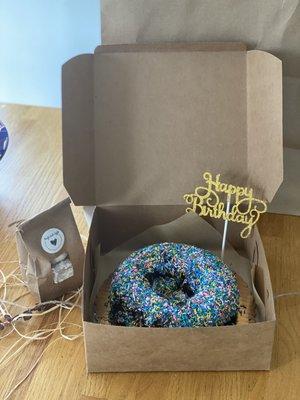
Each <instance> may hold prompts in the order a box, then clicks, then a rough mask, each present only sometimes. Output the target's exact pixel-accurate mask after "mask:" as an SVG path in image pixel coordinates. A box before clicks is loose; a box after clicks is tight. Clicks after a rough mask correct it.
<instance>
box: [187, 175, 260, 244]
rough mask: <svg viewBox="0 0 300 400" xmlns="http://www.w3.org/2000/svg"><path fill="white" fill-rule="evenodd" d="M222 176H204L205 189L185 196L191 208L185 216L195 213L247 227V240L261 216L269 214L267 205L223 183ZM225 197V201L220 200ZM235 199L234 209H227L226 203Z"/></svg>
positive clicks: (242, 189)
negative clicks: (223, 195)
mask: <svg viewBox="0 0 300 400" xmlns="http://www.w3.org/2000/svg"><path fill="white" fill-rule="evenodd" d="M220 176H221V175H220V174H218V175H216V177H215V179H213V176H212V174H211V173H210V172H204V174H203V178H204V180H205V182H206V186H197V187H196V188H195V191H194V193H190V194H185V195H184V196H183V197H184V199H185V201H186V202H187V203H188V204H190V205H191V206H190V207H188V208H187V209H186V212H194V213H196V214H198V215H199V216H203V217H205V216H209V217H211V218H217V219H223V220H225V221H231V222H237V223H240V224H243V225H246V227H245V228H244V229H243V230H242V231H241V237H242V238H244V239H245V238H247V237H248V236H249V235H250V234H251V232H252V229H253V226H254V225H255V224H256V223H257V221H258V220H259V217H260V215H261V214H263V213H265V212H266V211H267V204H266V202H265V201H263V200H260V199H257V198H255V197H253V189H252V188H247V187H243V186H235V185H232V184H228V183H224V182H221V180H220ZM222 194H225V195H226V201H225V202H224V201H222V200H221V196H222ZM232 198H233V199H234V202H233V205H232V207H230V208H228V207H226V202H231V199H232Z"/></svg>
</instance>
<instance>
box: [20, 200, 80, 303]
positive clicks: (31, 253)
mask: <svg viewBox="0 0 300 400" xmlns="http://www.w3.org/2000/svg"><path fill="white" fill-rule="evenodd" d="M16 241H17V248H18V253H19V261H20V269H21V273H22V276H23V279H24V281H25V283H26V285H27V287H28V289H29V291H30V292H31V293H32V294H33V295H34V297H35V298H36V300H37V301H39V302H41V301H46V300H52V299H56V298H57V297H59V296H61V295H63V294H65V293H66V292H69V291H71V290H75V289H77V288H78V287H80V286H81V285H82V273H83V263H84V248H83V244H82V241H81V238H80V234H79V232H78V229H77V226H76V222H75V219H74V216H73V213H72V210H71V207H70V199H65V200H63V201H62V202H60V203H58V204H57V205H55V206H54V207H52V208H50V209H48V210H46V211H44V212H42V213H41V214H39V215H37V216H35V217H34V218H32V219H30V220H27V221H25V222H22V223H20V224H19V225H18V226H17V230H16Z"/></svg>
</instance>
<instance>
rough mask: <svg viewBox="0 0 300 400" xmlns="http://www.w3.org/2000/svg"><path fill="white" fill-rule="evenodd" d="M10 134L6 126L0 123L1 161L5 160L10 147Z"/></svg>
mask: <svg viewBox="0 0 300 400" xmlns="http://www.w3.org/2000/svg"><path fill="white" fill-rule="evenodd" d="M8 141H9V139H8V132H7V129H6V127H5V125H4V124H3V123H2V122H1V121H0V160H1V159H2V158H3V156H4V154H5V153H6V150H7V147H8Z"/></svg>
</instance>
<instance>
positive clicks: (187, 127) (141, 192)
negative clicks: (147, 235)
mask: <svg viewBox="0 0 300 400" xmlns="http://www.w3.org/2000/svg"><path fill="white" fill-rule="evenodd" d="M281 75H282V67H281V61H280V60H279V59H277V58H276V57H274V56H272V55H271V54H268V53H266V52H262V51H257V50H255V51H246V47H245V45H243V44H240V43H223V44H220V43H206V44H205V43H192V44H182V43H177V44H176V43H175V44H155V45H154V44H145V45H115V46H99V47H97V48H96V50H95V53H94V54H85V55H80V56H78V57H75V58H72V59H71V60H69V61H68V62H67V63H66V64H64V66H63V71H62V100H63V110H62V111H63V113H62V117H63V169H64V184H65V187H66V189H67V190H68V192H69V194H70V196H71V198H72V200H73V201H74V203H75V204H77V205H170V204H184V199H183V195H184V194H185V193H189V192H191V191H193V190H194V188H195V186H198V185H199V184H201V183H202V174H203V172H205V171H210V172H212V173H213V174H214V173H220V174H221V177H222V181H223V182H230V183H234V184H238V185H242V186H251V187H253V188H254V194H255V195H256V197H260V198H262V199H265V200H268V201H271V200H272V198H273V196H274V194H275V193H276V191H277V189H278V187H279V186H280V184H281V182H282V175H283V164H282V152H283V148H282V86H281V85H282V76H281Z"/></svg>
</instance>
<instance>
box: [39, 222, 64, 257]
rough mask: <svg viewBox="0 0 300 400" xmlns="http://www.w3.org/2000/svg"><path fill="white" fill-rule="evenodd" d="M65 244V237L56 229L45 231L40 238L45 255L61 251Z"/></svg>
mask: <svg viewBox="0 0 300 400" xmlns="http://www.w3.org/2000/svg"><path fill="white" fill-rule="evenodd" d="M64 243H65V235H64V233H63V232H62V231H61V230H60V229H58V228H50V229H47V230H46V231H45V232H44V233H43V236H42V239H41V245H42V248H43V250H45V251H46V252H47V253H50V254H54V253H57V252H58V251H59V250H61V249H62V247H63V245H64Z"/></svg>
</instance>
